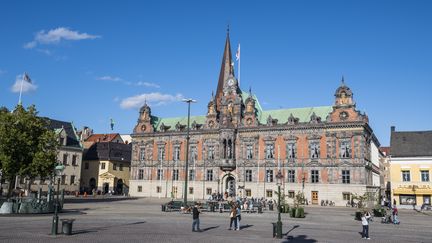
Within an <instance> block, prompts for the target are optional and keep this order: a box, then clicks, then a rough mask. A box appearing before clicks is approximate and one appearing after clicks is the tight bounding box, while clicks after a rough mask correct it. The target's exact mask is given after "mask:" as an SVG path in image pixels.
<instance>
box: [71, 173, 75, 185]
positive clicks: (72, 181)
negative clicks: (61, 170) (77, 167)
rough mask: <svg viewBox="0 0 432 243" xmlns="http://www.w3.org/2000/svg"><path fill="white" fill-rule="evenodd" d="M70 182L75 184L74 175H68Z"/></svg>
mask: <svg viewBox="0 0 432 243" xmlns="http://www.w3.org/2000/svg"><path fill="white" fill-rule="evenodd" d="M70 184H71V185H73V184H75V176H74V175H71V177H70Z"/></svg>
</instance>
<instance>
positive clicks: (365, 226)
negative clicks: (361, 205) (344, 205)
mask: <svg viewBox="0 0 432 243" xmlns="http://www.w3.org/2000/svg"><path fill="white" fill-rule="evenodd" d="M370 217H371V216H370V214H369V212H363V213H362V216H361V223H362V225H363V231H362V236H363V239H368V240H370V238H369V222H368V220H369V218H370Z"/></svg>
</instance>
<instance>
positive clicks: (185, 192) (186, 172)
mask: <svg viewBox="0 0 432 243" xmlns="http://www.w3.org/2000/svg"><path fill="white" fill-rule="evenodd" d="M182 101H183V102H186V103H188V119H187V132H186V167H185V184H184V194H183V195H184V199H183V203H184V205H186V204H187V192H188V188H187V184H188V170H189V139H190V138H189V130H190V128H189V123H190V104H191V103H195V102H196V100H193V99H190V98H188V99H183V100H182Z"/></svg>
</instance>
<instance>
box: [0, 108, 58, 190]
mask: <svg viewBox="0 0 432 243" xmlns="http://www.w3.org/2000/svg"><path fill="white" fill-rule="evenodd" d="M48 125H49V124H48V122H47V120H45V119H43V118H40V117H38V116H37V111H36V108H35V106H34V105H32V106H30V107H28V108H27V110H26V109H25V108H24V107H23V106H22V105H17V106H16V107H15V109H14V110H13V111H12V112H9V111H8V110H7V109H5V108H0V168H1V169H2V172H3V178H5V179H6V180H8V181H9V190H8V195H7V197H10V195H11V192H12V188H13V185H14V180H13V179H14V178H15V177H16V176H21V177H24V178H27V179H29V180H28V182H29V185H30V183H31V181H32V180H33V179H35V178H37V177H39V178H46V177H47V176H48V175H51V174H52V173H53V170H54V166H55V164H56V160H57V148H58V146H59V142H58V140H57V137H56V134H55V132H54V131H52V130H50V129H49V128H48Z"/></svg>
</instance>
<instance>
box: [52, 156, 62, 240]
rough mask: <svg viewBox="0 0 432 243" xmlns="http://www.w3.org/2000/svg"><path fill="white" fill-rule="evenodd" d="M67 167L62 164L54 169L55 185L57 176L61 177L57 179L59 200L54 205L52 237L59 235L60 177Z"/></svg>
mask: <svg viewBox="0 0 432 243" xmlns="http://www.w3.org/2000/svg"><path fill="white" fill-rule="evenodd" d="M64 168H65V166H64V165H62V164H58V165H57V166H56V167H55V169H54V183H55V175H56V174H58V175H59V177H58V178H57V199H56V201H55V203H54V216H53V221H52V225H51V235H57V230H58V206H59V204H60V202H59V193H60V177H61V175H62V173H63V170H64Z"/></svg>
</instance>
